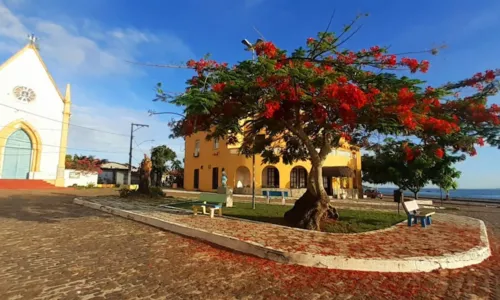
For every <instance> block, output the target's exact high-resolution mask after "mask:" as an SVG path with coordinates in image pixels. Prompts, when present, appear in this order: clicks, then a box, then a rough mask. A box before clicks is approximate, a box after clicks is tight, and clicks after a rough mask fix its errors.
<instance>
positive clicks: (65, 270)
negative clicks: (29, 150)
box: [0, 191, 500, 300]
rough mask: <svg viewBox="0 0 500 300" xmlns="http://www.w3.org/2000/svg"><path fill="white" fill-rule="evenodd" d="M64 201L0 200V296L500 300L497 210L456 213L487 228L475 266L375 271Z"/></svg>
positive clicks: (40, 197)
mask: <svg viewBox="0 0 500 300" xmlns="http://www.w3.org/2000/svg"><path fill="white" fill-rule="evenodd" d="M74 193H78V194H88V193H96V192H94V191H90V192H87V191H75V192H74ZM2 198H3V199H2ZM71 200H72V196H70V195H61V194H60V193H59V194H55V193H48V192H46V193H34V192H33V193H30V194H23V193H17V194H16V193H15V194H9V195H7V194H5V193H1V194H0V243H1V247H0V299H14V297H16V298H17V299H169V300H170V299H403V298H404V299H500V298H499V297H498V296H500V294H498V291H497V290H496V289H498V286H499V285H498V278H499V276H500V261H499V259H498V258H499V255H500V251H499V250H500V249H499V247H498V245H499V243H498V237H500V226H498V225H499V223H500V210H498V211H491V210H488V211H486V210H483V211H481V210H477V211H473V212H471V213H470V214H469V213H467V212H465V211H460V212H458V213H460V214H467V215H471V216H474V217H480V218H484V219H485V220H486V221H487V224H488V225H489V226H490V228H491V229H492V231H491V235H490V236H491V243H492V250H493V253H494V256H493V257H492V258H490V259H488V260H487V261H485V262H483V263H482V264H480V265H477V266H474V267H469V268H465V269H460V270H443V271H437V272H431V273H425V274H383V273H365V272H349V271H337V270H328V269H316V268H307V267H297V266H286V265H280V264H277V263H274V262H271V261H267V260H264V259H258V258H253V257H250V256H246V255H241V254H237V253H233V252H229V251H225V250H222V249H219V248H217V247H214V246H211V245H207V244H205V243H202V242H199V241H196V240H191V239H187V238H184V237H182V236H179V235H175V234H172V233H169V232H164V231H160V230H157V229H155V228H152V227H149V226H146V225H142V224H139V223H136V222H133V221H130V220H126V219H123V218H119V217H114V216H110V215H108V214H104V213H100V212H98V211H95V210H92V209H88V208H84V207H80V206H77V205H73V204H71Z"/></svg>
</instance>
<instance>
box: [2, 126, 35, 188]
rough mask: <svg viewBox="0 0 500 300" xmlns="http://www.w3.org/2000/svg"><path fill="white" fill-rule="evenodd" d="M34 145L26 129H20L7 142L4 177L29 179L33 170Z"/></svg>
mask: <svg viewBox="0 0 500 300" xmlns="http://www.w3.org/2000/svg"><path fill="white" fill-rule="evenodd" d="M32 152H33V145H32V143H31V139H30V137H29V135H28V134H27V133H26V131H24V130H22V129H19V130H17V131H15V132H14V133H13V134H11V135H10V136H9V138H8V139H7V142H6V144H5V149H4V158H3V164H2V166H3V167H2V178H3V179H27V178H28V175H29V172H30V170H31V157H32Z"/></svg>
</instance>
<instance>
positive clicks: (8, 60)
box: [0, 43, 64, 102]
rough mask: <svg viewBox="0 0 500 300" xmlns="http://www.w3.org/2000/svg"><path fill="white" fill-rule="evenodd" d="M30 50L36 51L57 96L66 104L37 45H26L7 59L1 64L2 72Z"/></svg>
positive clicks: (0, 69)
mask: <svg viewBox="0 0 500 300" xmlns="http://www.w3.org/2000/svg"><path fill="white" fill-rule="evenodd" d="M30 49H31V50H33V51H35V54H36V57H38V60H39V61H40V64H42V67H43V69H44V70H45V73H46V74H47V76H48V77H49V80H50V82H52V85H53V86H54V88H55V89H56V91H57V94H58V95H59V98H60V99H61V101H62V102H64V97H63V95H62V94H61V91H60V90H59V88H58V87H57V84H56V82H55V80H54V78H53V77H52V75H51V74H50V72H49V69H47V65H46V64H45V62H44V61H43V59H42V57H41V56H40V52H38V50H37V49H36V47H35V45H33V44H31V43H30V44H28V45H26V46H25V47H24V48H22V49H21V50H19V51H18V52H17V53H16V54H14V55H12V56H11V57H10V58H9V59H7V60H6V61H5V62H4V63H3V64H1V65H0V71H2V69H3V68H5V67H6V66H8V65H9V64H10V63H12V62H13V61H15V60H16V59H17V58H18V57H20V56H21V55H22V54H23V53H25V52H26V51H29V50H30Z"/></svg>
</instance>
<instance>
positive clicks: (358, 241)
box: [85, 197, 484, 258]
mask: <svg viewBox="0 0 500 300" xmlns="http://www.w3.org/2000/svg"><path fill="white" fill-rule="evenodd" d="M85 200H87V201H92V202H96V203H99V204H100V205H105V206H109V207H114V208H120V209H125V210H128V211H133V212H134V213H137V214H140V215H143V216H150V217H155V218H158V219H162V220H165V221H167V222H171V223H177V224H182V225H187V226H189V227H191V228H198V229H203V230H206V231H208V232H215V233H219V234H223V235H226V236H231V237H235V238H237V239H240V240H243V241H251V242H255V243H258V244H260V245H263V246H266V247H271V248H273V249H277V250H282V251H287V252H306V253H313V254H323V255H337V256H345V257H354V258H406V257H416V256H439V255H443V254H453V253H457V252H464V251H467V250H469V249H472V248H474V247H476V246H484V245H483V244H482V243H481V240H480V227H479V222H478V221H477V220H475V219H471V218H464V217H460V216H453V215H445V214H436V215H434V216H433V222H432V226H430V227H428V228H422V227H421V226H420V225H417V226H412V227H408V226H407V225H406V223H404V224H399V225H397V226H394V227H391V228H389V229H387V230H380V231H375V232H368V233H358V234H332V233H324V232H317V231H306V230H297V229H294V228H289V227H284V226H275V225H272V224H268V223H255V222H248V221H242V220H234V219H227V218H217V217H216V218H213V219H211V218H210V217H209V216H207V215H198V216H194V215H193V214H192V213H185V214H184V213H182V214H180V213H174V212H175V211H161V210H159V208H158V207H157V206H156V205H147V204H144V202H141V203H140V202H132V201H131V200H126V201H123V199H121V198H118V197H97V198H86V199H85ZM340 213H341V214H342V212H340ZM417 240H425V243H415V242H414V241H417Z"/></svg>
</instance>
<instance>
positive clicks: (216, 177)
mask: <svg viewBox="0 0 500 300" xmlns="http://www.w3.org/2000/svg"><path fill="white" fill-rule="evenodd" d="M217 188H219V168H212V190H216V189H217Z"/></svg>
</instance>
